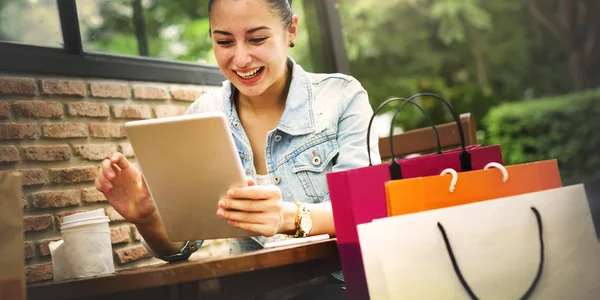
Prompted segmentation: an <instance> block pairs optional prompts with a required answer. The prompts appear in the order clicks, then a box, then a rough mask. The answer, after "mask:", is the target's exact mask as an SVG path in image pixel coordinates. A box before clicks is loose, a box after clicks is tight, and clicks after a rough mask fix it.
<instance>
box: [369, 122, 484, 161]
mask: <svg viewBox="0 0 600 300" xmlns="http://www.w3.org/2000/svg"><path fill="white" fill-rule="evenodd" d="M460 122H461V124H462V127H463V131H464V133H465V144H466V146H469V145H474V144H477V125H476V124H475V118H474V117H473V116H472V115H471V114H470V113H464V114H461V115H460ZM435 127H436V128H437V131H438V135H439V136H440V145H441V147H442V149H445V148H450V147H453V148H454V147H459V146H460V135H459V131H458V125H457V124H456V122H454V121H452V122H450V123H446V124H441V125H436V126H435ZM389 140H390V139H389V137H383V138H379V153H380V154H381V159H382V160H388V159H391V158H392V153H391V152H390V142H389ZM392 140H393V143H394V154H395V155H396V158H400V157H403V156H406V155H409V154H416V153H426V152H432V151H435V150H436V149H437V143H436V140H435V134H434V133H433V129H432V128H431V127H425V128H420V129H415V130H411V131H406V132H403V133H400V134H396V135H394V136H393V137H392Z"/></svg>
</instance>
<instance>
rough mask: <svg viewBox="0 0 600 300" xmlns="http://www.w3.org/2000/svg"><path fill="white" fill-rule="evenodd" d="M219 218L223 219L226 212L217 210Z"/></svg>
mask: <svg viewBox="0 0 600 300" xmlns="http://www.w3.org/2000/svg"><path fill="white" fill-rule="evenodd" d="M217 216H219V217H223V216H225V212H224V211H222V210H220V209H219V210H217Z"/></svg>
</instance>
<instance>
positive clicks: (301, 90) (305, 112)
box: [223, 57, 315, 135]
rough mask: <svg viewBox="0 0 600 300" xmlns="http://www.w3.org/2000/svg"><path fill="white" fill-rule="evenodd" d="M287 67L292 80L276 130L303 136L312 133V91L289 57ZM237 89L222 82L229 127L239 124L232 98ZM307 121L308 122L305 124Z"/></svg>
mask: <svg viewBox="0 0 600 300" xmlns="http://www.w3.org/2000/svg"><path fill="white" fill-rule="evenodd" d="M288 67H289V68H290V69H291V70H292V80H291V82H290V88H289V90H288V95H287V98H286V101H285V109H284V111H283V115H282V116H281V119H280V120H279V124H278V125H277V129H278V130H281V131H283V132H285V133H287V134H289V135H304V134H309V133H312V132H314V130H315V118H314V115H313V109H312V106H313V101H314V99H313V96H314V95H313V90H312V84H311V82H310V78H309V77H308V74H307V73H306V71H304V69H302V67H301V66H300V65H298V64H297V63H296V62H295V61H294V60H293V59H292V58H291V57H288ZM235 93H237V89H236V88H235V86H234V85H233V84H231V82H230V81H228V80H226V81H224V82H223V104H224V107H225V112H226V115H227V117H228V119H229V123H230V125H234V124H235V123H238V122H239V117H238V114H237V111H236V109H235V101H234V96H235ZM307 121H308V122H307Z"/></svg>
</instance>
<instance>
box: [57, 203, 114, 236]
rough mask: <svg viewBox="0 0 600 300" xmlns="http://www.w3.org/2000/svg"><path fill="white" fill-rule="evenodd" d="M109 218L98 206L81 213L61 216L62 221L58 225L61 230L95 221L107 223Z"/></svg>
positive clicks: (95, 222)
mask: <svg viewBox="0 0 600 300" xmlns="http://www.w3.org/2000/svg"><path fill="white" fill-rule="evenodd" d="M108 222H110V219H109V218H108V217H107V216H106V215H105V214H104V209H102V208H99V209H96V210H91V211H86V212H82V213H76V214H72V215H69V216H65V217H64V218H63V222H62V224H61V225H60V228H61V231H62V230H63V229H67V228H71V227H75V226H81V225H90V224H97V223H108Z"/></svg>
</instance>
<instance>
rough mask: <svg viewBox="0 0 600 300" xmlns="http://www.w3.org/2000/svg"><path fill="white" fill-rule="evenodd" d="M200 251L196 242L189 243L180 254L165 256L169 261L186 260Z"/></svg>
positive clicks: (186, 243)
mask: <svg viewBox="0 0 600 300" xmlns="http://www.w3.org/2000/svg"><path fill="white" fill-rule="evenodd" d="M196 250H198V246H197V245H196V242H195V241H187V242H185V244H184V245H183V247H182V248H181V249H180V250H179V253H175V254H171V255H167V256H163V257H164V258H165V259H167V260H169V261H178V260H186V259H188V258H189V257H190V255H191V254H192V253H194V252H196Z"/></svg>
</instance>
